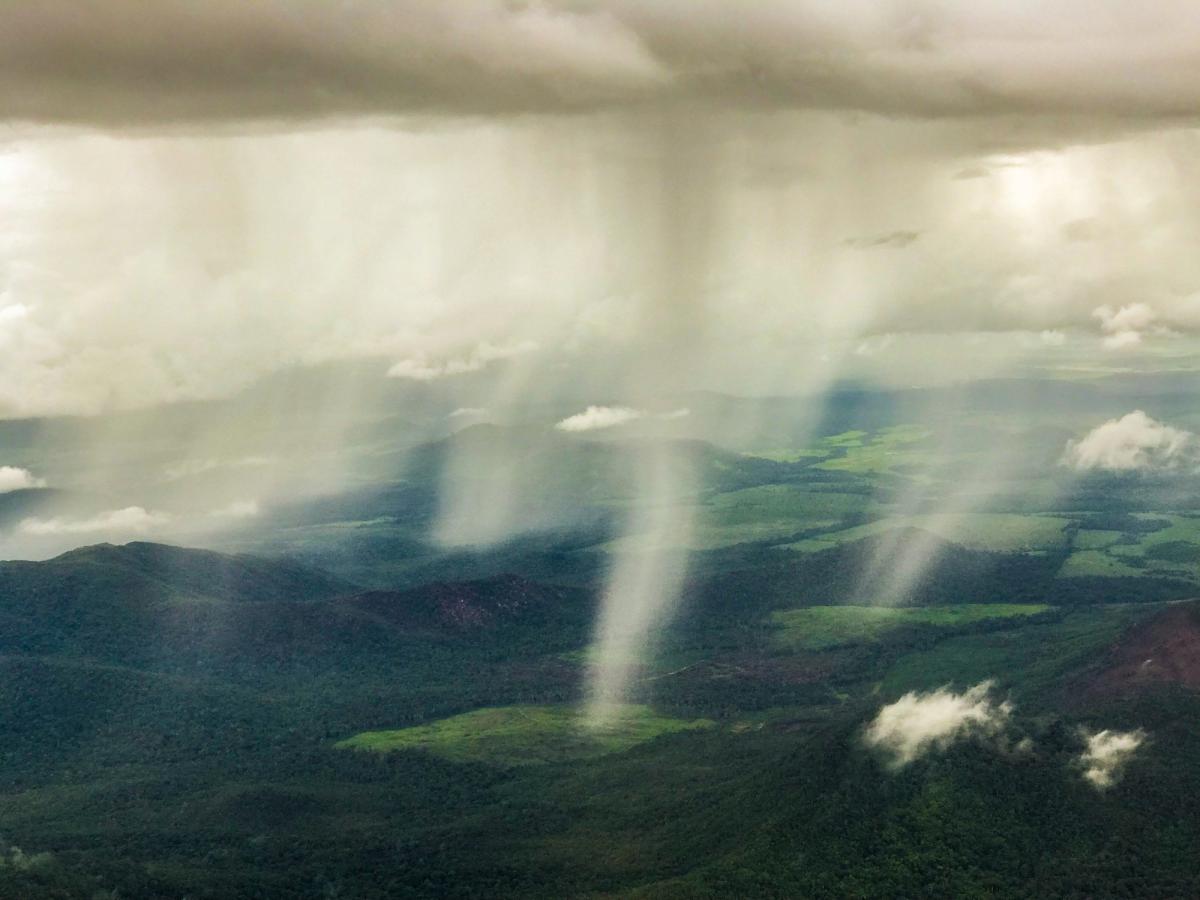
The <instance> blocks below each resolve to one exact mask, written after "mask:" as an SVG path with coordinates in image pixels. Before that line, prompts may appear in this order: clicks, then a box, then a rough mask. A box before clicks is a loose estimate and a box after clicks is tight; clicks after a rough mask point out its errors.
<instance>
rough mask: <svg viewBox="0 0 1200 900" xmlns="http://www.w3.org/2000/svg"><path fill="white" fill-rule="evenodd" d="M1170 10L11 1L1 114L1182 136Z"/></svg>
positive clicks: (907, 2) (1195, 42)
mask: <svg viewBox="0 0 1200 900" xmlns="http://www.w3.org/2000/svg"><path fill="white" fill-rule="evenodd" d="M1197 48H1200V17H1197V16H1196V15H1195V8H1194V5H1193V4H1191V3H1190V2H1183V0H1164V2H1160V3H1156V4H1154V5H1153V7H1144V8H1142V7H1137V6H1135V5H1133V4H1128V3H1124V2H1117V0H1089V2H1086V3H1085V2H1081V0H1060V2H1057V3H1050V4H1047V3H1038V4H1034V3H1029V2H1012V3H998V2H970V3H967V2H961V3H950V2H913V0H882V2H880V0H873V2H867V0H848V2H845V3H839V4H829V3H818V2H815V0H761V2H757V3H751V4H747V3H734V2H712V0H686V2H684V0H658V2H645V0H636V2H635V0H590V2H587V0H581V2H568V0H552V2H542V3H534V2H518V0H455V2H430V0H398V2H397V0H393V2H384V0H346V2H339V3H333V2H316V0H286V2H285V0H258V2H246V0H205V2H202V3H197V2H185V0H155V2H144V0H8V2H6V3H4V4H3V5H0V116H2V117H5V118H9V119H22V120H32V121H39V122H68V123H85V124H95V125H102V126H120V125H161V124H169V123H178V122H186V121H194V120H214V119H221V120H235V121H236V120H246V119H294V118H311V117H321V116H349V115H358V114H382V115H390V114H408V113H415V112H430V113H461V114H475V113H514V112H556V111H570V110H579V109H594V108H597V107H605V106H613V105H618V106H619V105H635V104H643V103H647V102H651V101H664V100H682V99H687V100H692V101H696V100H698V101H703V102H712V103H716V104H720V105H737V106H741V107H745V106H761V107H765V108H793V109H844V110H861V111H869V112H876V113H883V114H888V115H897V116H918V117H940V116H979V115H984V116H992V115H1007V114H1017V115H1024V114H1052V115H1057V114H1064V113H1070V114H1073V115H1084V116H1099V117H1103V118H1110V119H1130V120H1151V121H1155V120H1160V119H1177V118H1178V119H1191V118H1193V117H1194V115H1195V111H1196V110H1197V109H1198V108H1200V50H1198V49H1197Z"/></svg>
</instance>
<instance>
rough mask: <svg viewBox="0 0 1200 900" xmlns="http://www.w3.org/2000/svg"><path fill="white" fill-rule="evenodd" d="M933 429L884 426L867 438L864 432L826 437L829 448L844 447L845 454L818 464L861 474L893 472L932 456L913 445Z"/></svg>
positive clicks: (912, 426) (923, 461)
mask: <svg viewBox="0 0 1200 900" xmlns="http://www.w3.org/2000/svg"><path fill="white" fill-rule="evenodd" d="M930 436H931V432H930V431H928V430H927V429H924V428H920V427H918V426H915V425H897V426H894V427H891V428H883V429H880V430H879V431H878V432H876V434H875V436H874V437H873V438H871V439H870V440H867V439H866V438H867V435H866V433H865V432H862V431H851V432H846V433H845V434H841V435H834V436H833V437H829V438H825V441H824V443H825V444H827V445H828V446H830V447H836V448H842V449H844V451H845V452H844V453H843V455H841V456H838V457H835V458H833V459H827V460H825V461H823V462H820V463H817V464H816V468H819V469H827V470H830V471H839V472H854V473H858V474H868V473H883V472H891V471H894V470H896V469H897V468H899V467H902V466H911V465H919V464H922V463H928V461H929V456H928V454H927V453H925V452H922V451H921V450H918V449H915V448H913V447H911V446H910V445H913V444H919V443H921V442H923V441H925V440H928V439H929V437H930Z"/></svg>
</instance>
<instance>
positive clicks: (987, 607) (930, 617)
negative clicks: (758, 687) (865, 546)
mask: <svg viewBox="0 0 1200 900" xmlns="http://www.w3.org/2000/svg"><path fill="white" fill-rule="evenodd" d="M1048 609H1050V607H1049V606H1046V605H1044V604H1036V603H978V604H969V603H964V604H961V605H958V606H922V607H906V608H894V607H885V606H809V607H804V608H803V609H787V610H778V611H776V612H774V613H772V614H771V617H770V621H771V623H772V624H773V625H775V626H776V627H777V628H778V630H777V631H776V632H775V633H774V634H773V635H772V644H773V645H774V646H775V647H776V648H779V649H789V650H824V649H827V648H829V647H837V646H841V645H843V644H857V643H873V642H875V641H878V640H880V639H881V638H883V637H884V636H886V635H887V634H888V633H889V632H891V631H895V630H896V629H898V628H904V627H906V626H912V625H934V626H941V627H954V626H957V625H965V624H968V623H970V622H979V621H983V620H985V619H1003V618H1009V617H1011V616H1032V615H1035V614H1037V613H1040V612H1045V611H1046V610H1048Z"/></svg>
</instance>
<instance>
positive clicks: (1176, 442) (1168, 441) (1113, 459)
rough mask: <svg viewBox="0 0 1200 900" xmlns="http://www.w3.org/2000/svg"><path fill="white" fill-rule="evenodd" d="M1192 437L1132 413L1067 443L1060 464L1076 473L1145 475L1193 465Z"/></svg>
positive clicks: (1195, 448)
mask: <svg viewBox="0 0 1200 900" xmlns="http://www.w3.org/2000/svg"><path fill="white" fill-rule="evenodd" d="M1197 450H1198V445H1197V440H1196V435H1194V434H1192V433H1191V432H1190V431H1184V430H1183V429H1180V428H1172V427H1171V426H1170V425H1165V424H1163V423H1162V422H1159V421H1158V420H1157V419H1153V418H1151V417H1150V416H1148V415H1146V413H1144V412H1142V411H1141V410H1140V409H1136V410H1134V411H1133V412H1131V413H1128V414H1127V415H1124V416H1122V417H1121V418H1119V419H1110V420H1109V421H1107V422H1105V423H1104V424H1103V425H1099V426H1097V427H1096V428H1094V429H1093V430H1092V431H1090V432H1088V434H1087V435H1085V436H1084V437H1082V438H1080V439H1079V440H1078V441H1069V442H1068V443H1067V448H1066V450H1065V452H1064V453H1063V456H1062V459H1061V461H1060V462H1061V463H1062V465H1064V466H1067V467H1069V468H1072V469H1074V470H1076V471H1077V472H1089V471H1108V472H1149V471H1157V470H1164V469H1174V468H1178V467H1179V466H1181V465H1184V464H1193V463H1195V462H1196V461H1197V455H1198V454H1197Z"/></svg>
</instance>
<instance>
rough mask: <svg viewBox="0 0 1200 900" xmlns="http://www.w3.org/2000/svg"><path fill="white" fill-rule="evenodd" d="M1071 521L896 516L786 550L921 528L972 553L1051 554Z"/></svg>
mask: <svg viewBox="0 0 1200 900" xmlns="http://www.w3.org/2000/svg"><path fill="white" fill-rule="evenodd" d="M1069 524H1070V520H1068V519H1061V518H1057V517H1052V516H1032V515H1023V514H1021V513H963V514H951V515H931V516H897V517H894V518H887V519H879V520H877V521H875V522H870V523H868V524H866V525H858V526H855V527H854V528H848V529H846V530H844V531H836V532H833V533H831V534H823V535H821V536H820V537H819V538H812V539H809V540H804V541H797V542H796V543H794V544H788V545H787V548H786V549H788V550H796V551H798V552H800V553H814V552H816V551H819V550H826V549H828V548H830V547H832V546H835V545H837V544H843V543H846V542H848V541H857V540H861V539H862V538H865V537H871V536H873V535H877V534H882V533H884V532H885V531H890V530H892V529H894V528H921V529H923V530H925V531H930V532H932V533H934V534H936V535H938V536H939V537H941V538H943V539H944V540H947V541H952V542H953V543H956V544H960V545H962V546H963V547H967V548H970V549H972V550H989V551H992V552H998V553H1013V552H1023V551H1031V550H1052V549H1057V548H1059V547H1062V546H1064V545H1065V544H1066V541H1067V534H1066V531H1065V529H1066V527H1067V525H1069Z"/></svg>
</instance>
